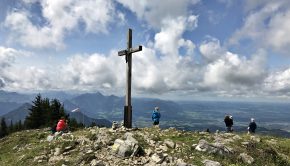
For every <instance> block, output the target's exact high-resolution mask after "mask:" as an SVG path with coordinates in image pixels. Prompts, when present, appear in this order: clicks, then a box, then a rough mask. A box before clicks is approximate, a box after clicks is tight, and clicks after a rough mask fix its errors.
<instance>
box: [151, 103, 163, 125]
mask: <svg viewBox="0 0 290 166" xmlns="http://www.w3.org/2000/svg"><path fill="white" fill-rule="evenodd" d="M160 118H161V114H160V112H159V107H155V109H154V110H153V112H152V121H153V125H154V126H157V125H159V119H160Z"/></svg>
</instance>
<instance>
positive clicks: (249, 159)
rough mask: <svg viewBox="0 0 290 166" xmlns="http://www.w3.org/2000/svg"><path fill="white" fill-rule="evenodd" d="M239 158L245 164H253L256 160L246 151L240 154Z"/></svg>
mask: <svg viewBox="0 0 290 166" xmlns="http://www.w3.org/2000/svg"><path fill="white" fill-rule="evenodd" d="M239 159H241V160H242V161H243V162H244V163H245V164H252V163H253V162H254V159H253V157H251V156H249V155H247V154H246V153H241V154H240V155H239Z"/></svg>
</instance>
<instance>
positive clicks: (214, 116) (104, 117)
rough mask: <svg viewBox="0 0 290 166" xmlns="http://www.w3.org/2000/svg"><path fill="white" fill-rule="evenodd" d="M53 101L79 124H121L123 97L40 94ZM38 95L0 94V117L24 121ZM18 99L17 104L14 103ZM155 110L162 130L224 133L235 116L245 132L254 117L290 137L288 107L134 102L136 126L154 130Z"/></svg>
mask: <svg viewBox="0 0 290 166" xmlns="http://www.w3.org/2000/svg"><path fill="white" fill-rule="evenodd" d="M41 95H42V97H49V98H50V99H53V98H57V99H59V100H60V101H61V102H62V103H63V104H64V108H65V110H66V111H67V113H69V114H70V117H72V118H75V119H76V120H77V121H78V122H83V121H84V122H85V124H86V125H90V124H91V123H92V122H96V123H97V124H99V125H102V126H110V125H111V122H112V121H122V120H123V112H124V103H125V101H124V99H125V98H124V97H118V96H114V95H110V96H105V95H103V94H101V93H99V92H96V93H85V94H79V95H77V94H69V93H65V92H49V93H45V94H41ZM35 96H36V94H19V93H15V92H5V91H0V116H2V117H5V118H6V120H7V121H8V123H9V124H10V121H11V120H12V121H13V122H17V121H19V120H22V121H24V119H25V117H26V116H27V115H28V108H29V107H30V104H31V103H32V101H33V100H34V98H35ZM14 98H15V100H13V99H14ZM155 106H158V107H160V112H161V123H160V124H161V127H162V128H168V127H176V128H179V129H184V130H205V129H207V128H209V129H210V130H211V131H215V130H217V129H218V130H224V122H223V117H224V115H225V114H228V113H230V114H232V115H233V117H234V123H235V124H234V125H235V126H234V127H235V129H236V131H245V130H246V126H247V125H248V122H249V119H250V118H251V117H255V118H256V120H257V123H258V131H259V132H260V133H268V132H269V133H272V134H274V135H283V136H288V135H289V136H290V134H289V132H287V131H290V127H289V126H290V112H289V111H287V110H289V108H290V104H289V103H284V104H283V103H255V102H248V103H247V102H219V101H188V102H173V101H168V100H160V99H151V98H133V99H132V107H133V126H134V127H148V126H151V125H152V124H151V123H152V122H151V113H152V110H153V109H154V107H155ZM76 108H79V110H80V112H75V113H73V112H71V110H73V109H76Z"/></svg>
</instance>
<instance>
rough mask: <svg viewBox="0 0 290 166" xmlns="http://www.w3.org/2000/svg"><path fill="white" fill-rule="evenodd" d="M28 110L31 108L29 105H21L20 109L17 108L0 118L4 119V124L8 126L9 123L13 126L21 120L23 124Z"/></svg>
mask: <svg viewBox="0 0 290 166" xmlns="http://www.w3.org/2000/svg"><path fill="white" fill-rule="evenodd" d="M29 108H31V104H29V103H25V104H23V105H21V106H20V107H18V108H17V109H15V110H13V111H10V112H9V113H7V114H4V115H3V116H2V117H4V118H5V120H6V123H7V124H9V125H10V122H11V121H12V123H13V124H14V123H17V122H19V121H20V120H21V121H22V123H23V122H24V120H25V118H26V116H28V114H29Z"/></svg>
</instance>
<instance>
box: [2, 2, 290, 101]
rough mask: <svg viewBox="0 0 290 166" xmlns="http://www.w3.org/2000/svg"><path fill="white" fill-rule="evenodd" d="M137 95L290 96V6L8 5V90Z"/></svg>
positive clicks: (4, 51)
mask: <svg viewBox="0 0 290 166" xmlns="http://www.w3.org/2000/svg"><path fill="white" fill-rule="evenodd" d="M129 27H130V28H132V29H133V45H134V46H137V45H142V46H143V51H142V52H138V53H135V54H134V55H133V87H132V88H133V95H135V96H154V97H160V98H174V99H188V100H190V99H204V98H211V99H212V98H216V97H217V98H220V99H232V98H236V99H270V100H272V99H275V100H276V99H277V100H280V99H289V97H290V53H289V52H290V47H289V46H290V38H289V36H290V1H288V0H245V1H239V0H216V1H212V0H182V1H180V0H167V1H148V0H138V1H134V0H82V1H77V0H62V1H53V0H0V87H1V89H3V90H9V91H21V92H23V91H26V92H29V91H34V92H35V91H41V90H61V91H85V92H95V91H101V92H105V93H107V94H117V95H123V94H124V93H125V60H124V58H123V57H118V56H117V51H119V50H122V49H125V48H126V35H127V30H128V28H129Z"/></svg>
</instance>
